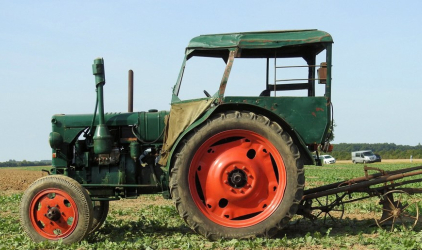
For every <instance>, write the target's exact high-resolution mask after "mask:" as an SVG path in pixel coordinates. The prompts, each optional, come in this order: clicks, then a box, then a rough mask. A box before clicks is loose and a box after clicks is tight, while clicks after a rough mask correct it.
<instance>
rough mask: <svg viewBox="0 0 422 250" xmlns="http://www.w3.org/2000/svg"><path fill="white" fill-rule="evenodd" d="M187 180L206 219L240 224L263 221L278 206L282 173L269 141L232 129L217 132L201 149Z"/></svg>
mask: <svg viewBox="0 0 422 250" xmlns="http://www.w3.org/2000/svg"><path fill="white" fill-rule="evenodd" d="M188 182H189V189H190V192H191V195H192V197H193V200H194V202H195V204H196V206H197V207H198V208H199V209H200V210H201V212H202V213H203V214H204V215H205V216H206V217H207V218H208V219H210V220H211V221H213V222H215V223H217V224H219V225H223V226H227V227H235V228H241V227H248V226H252V225H255V224H257V223H259V222H261V221H263V220H265V219H266V218H268V217H269V216H270V215H271V214H272V213H273V212H274V211H275V210H276V209H277V207H278V205H279V204H280V202H281V200H282V199H283V196H284V190H285V188H286V173H285V167H284V162H283V159H282V157H281V156H280V154H279V152H278V150H277V149H276V148H275V146H274V145H273V144H272V143H271V142H270V141H269V140H268V139H266V138H264V137H263V136H261V135H259V134H257V133H255V132H252V131H248V130H240V129H235V130H228V131H224V132H221V133H219V134H216V135H214V136H212V137H211V138H209V139H207V140H206V141H205V142H204V143H203V144H202V145H201V146H200V147H199V149H198V150H197V151H196V153H195V155H194V157H193V159H192V162H191V165H190V168H189V175H188Z"/></svg>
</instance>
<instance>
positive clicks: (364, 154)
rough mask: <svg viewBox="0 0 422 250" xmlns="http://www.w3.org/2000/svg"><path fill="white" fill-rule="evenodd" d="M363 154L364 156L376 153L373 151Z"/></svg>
mask: <svg viewBox="0 0 422 250" xmlns="http://www.w3.org/2000/svg"><path fill="white" fill-rule="evenodd" d="M363 155H364V156H372V155H374V153H372V152H364V153H363Z"/></svg>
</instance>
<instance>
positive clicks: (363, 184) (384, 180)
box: [302, 171, 422, 200]
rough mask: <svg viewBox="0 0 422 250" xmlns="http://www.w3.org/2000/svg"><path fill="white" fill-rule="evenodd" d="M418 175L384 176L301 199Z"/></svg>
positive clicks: (420, 172)
mask: <svg viewBox="0 0 422 250" xmlns="http://www.w3.org/2000/svg"><path fill="white" fill-rule="evenodd" d="M419 174H422V171H416V172H413V173H400V174H395V175H386V176H382V177H380V178H377V179H371V180H368V181H364V182H360V183H355V184H352V185H349V186H343V187H338V188H334V189H330V190H326V191H322V192H316V193H312V194H308V195H304V196H303V197H302V199H304V200H306V199H312V198H318V197H322V196H326V195H330V194H337V193H341V192H346V191H347V192H350V191H354V190H357V189H360V188H365V187H370V186H372V185H376V184H380V183H384V182H388V181H394V180H397V179H402V178H405V177H410V176H414V175H419Z"/></svg>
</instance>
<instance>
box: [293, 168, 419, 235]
mask: <svg viewBox="0 0 422 250" xmlns="http://www.w3.org/2000/svg"><path fill="white" fill-rule="evenodd" d="M368 171H377V172H378V173H375V174H368ZM364 172H365V176H362V177H358V178H353V179H350V180H347V181H341V182H336V183H332V184H328V185H324V186H320V187H316V188H312V189H308V190H305V191H304V195H303V197H302V200H301V203H300V205H299V209H298V211H297V214H298V215H302V216H303V217H305V218H308V219H310V220H311V221H315V220H316V219H317V218H321V219H322V220H323V223H324V224H325V223H327V222H332V223H337V222H338V221H339V220H340V219H342V218H343V215H344V204H347V203H352V202H356V201H360V200H364V199H368V198H372V197H379V199H380V200H379V205H381V206H382V215H381V217H380V218H375V222H376V224H377V225H378V226H379V227H383V228H388V229H390V230H391V231H392V230H394V228H399V227H401V228H403V229H405V230H410V229H412V228H413V227H414V226H415V225H416V224H417V222H418V220H419V201H418V200H417V199H415V198H414V197H411V196H412V195H414V194H419V193H422V188H410V187H407V186H406V187H404V186H405V185H409V184H412V183H420V182H421V181H422V178H419V177H420V175H421V174H422V166H417V167H411V168H404V169H399V170H394V171H384V170H382V169H379V168H373V167H367V166H364Z"/></svg>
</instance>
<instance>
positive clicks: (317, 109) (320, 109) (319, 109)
mask: <svg viewBox="0 0 422 250" xmlns="http://www.w3.org/2000/svg"><path fill="white" fill-rule="evenodd" d="M315 110H316V111H324V109H322V108H316V109H315Z"/></svg>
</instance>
